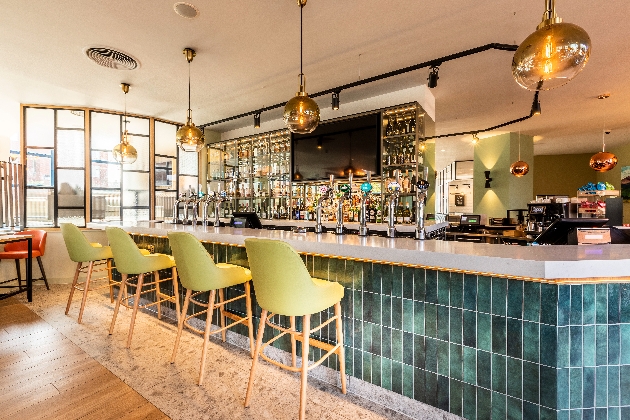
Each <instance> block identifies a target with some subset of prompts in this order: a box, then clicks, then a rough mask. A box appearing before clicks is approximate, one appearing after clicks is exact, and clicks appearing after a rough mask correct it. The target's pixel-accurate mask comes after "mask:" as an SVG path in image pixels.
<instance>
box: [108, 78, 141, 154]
mask: <svg viewBox="0 0 630 420" xmlns="http://www.w3.org/2000/svg"><path fill="white" fill-rule="evenodd" d="M120 87H121V88H122V91H123V92H125V113H124V115H123V124H124V126H125V130H124V131H123V135H122V140H121V141H120V143H119V144H117V145H116V147H114V150H112V153H113V154H114V159H115V160H116V162H118V163H121V164H125V163H134V162H135V161H136V159H138V152H137V151H136V148H135V147H133V146H132V145H131V144H129V133H128V132H127V92H129V84H127V83H121V84H120Z"/></svg>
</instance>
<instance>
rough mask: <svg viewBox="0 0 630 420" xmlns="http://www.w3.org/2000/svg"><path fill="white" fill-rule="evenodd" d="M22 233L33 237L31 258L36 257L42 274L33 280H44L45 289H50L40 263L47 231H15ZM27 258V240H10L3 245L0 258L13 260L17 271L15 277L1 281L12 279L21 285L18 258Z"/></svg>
mask: <svg viewBox="0 0 630 420" xmlns="http://www.w3.org/2000/svg"><path fill="white" fill-rule="evenodd" d="M19 234H24V235H31V236H32V237H33V239H32V242H33V253H32V256H33V258H37V264H38V265H39V271H41V273H42V276H41V277H40V278H38V279H33V282H35V281H37V280H44V284H45V285H46V289H48V290H50V287H48V280H47V279H46V272H45V271H44V264H42V256H43V255H44V252H45V251H46V236H47V233H46V231H45V230H24V231H22V232H17V233H16V235H19ZM26 258H28V242H27V241H23V242H10V243H8V244H6V245H5V246H4V251H2V252H0V260H15V271H16V272H17V277H16V278H15V279H10V280H5V281H3V282H2V283H7V282H10V281H13V280H17V281H18V285H19V286H22V274H21V271H20V260H25V259H26Z"/></svg>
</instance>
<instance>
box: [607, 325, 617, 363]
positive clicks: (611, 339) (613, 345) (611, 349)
mask: <svg viewBox="0 0 630 420" xmlns="http://www.w3.org/2000/svg"><path fill="white" fill-rule="evenodd" d="M619 332H620V331H619V325H609V326H608V364H609V365H618V364H619V359H620V357H619V356H620V355H619V351H620V348H619V343H620V334H619Z"/></svg>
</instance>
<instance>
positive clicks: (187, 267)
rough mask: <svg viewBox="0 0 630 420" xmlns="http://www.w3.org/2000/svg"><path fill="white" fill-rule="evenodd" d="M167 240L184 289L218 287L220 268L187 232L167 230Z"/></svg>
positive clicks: (197, 289) (210, 288) (201, 245)
mask: <svg viewBox="0 0 630 420" xmlns="http://www.w3.org/2000/svg"><path fill="white" fill-rule="evenodd" d="M168 241H169V244H170V245H171V251H172V252H173V257H174V258H175V265H176V266H177V275H178V277H179V280H180V281H181V283H182V286H184V287H185V288H186V289H189V290H195V291H206V290H214V289H218V288H220V287H222V286H221V283H220V282H219V281H218V280H219V279H220V276H221V270H220V269H219V268H218V267H217V266H216V265H214V261H213V260H212V257H211V256H210V254H208V251H207V250H206V248H205V247H204V246H203V244H202V243H201V242H200V241H199V239H197V238H195V237H194V236H193V235H191V234H190V233H188V232H169V233H168Z"/></svg>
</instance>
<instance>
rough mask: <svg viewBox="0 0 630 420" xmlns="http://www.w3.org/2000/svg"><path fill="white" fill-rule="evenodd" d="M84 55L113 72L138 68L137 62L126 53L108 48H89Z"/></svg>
mask: <svg viewBox="0 0 630 420" xmlns="http://www.w3.org/2000/svg"><path fill="white" fill-rule="evenodd" d="M85 55H87V57H88V58H89V59H90V60H92V61H94V62H95V63H96V64H98V65H99V66H103V67H108V68H110V69H115V70H134V69H136V68H138V67H139V66H140V64H139V63H138V60H136V59H135V58H133V57H132V56H130V55H129V54H127V53H124V52H122V51H119V50H115V49H113V48H109V47H89V48H86V49H85Z"/></svg>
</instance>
